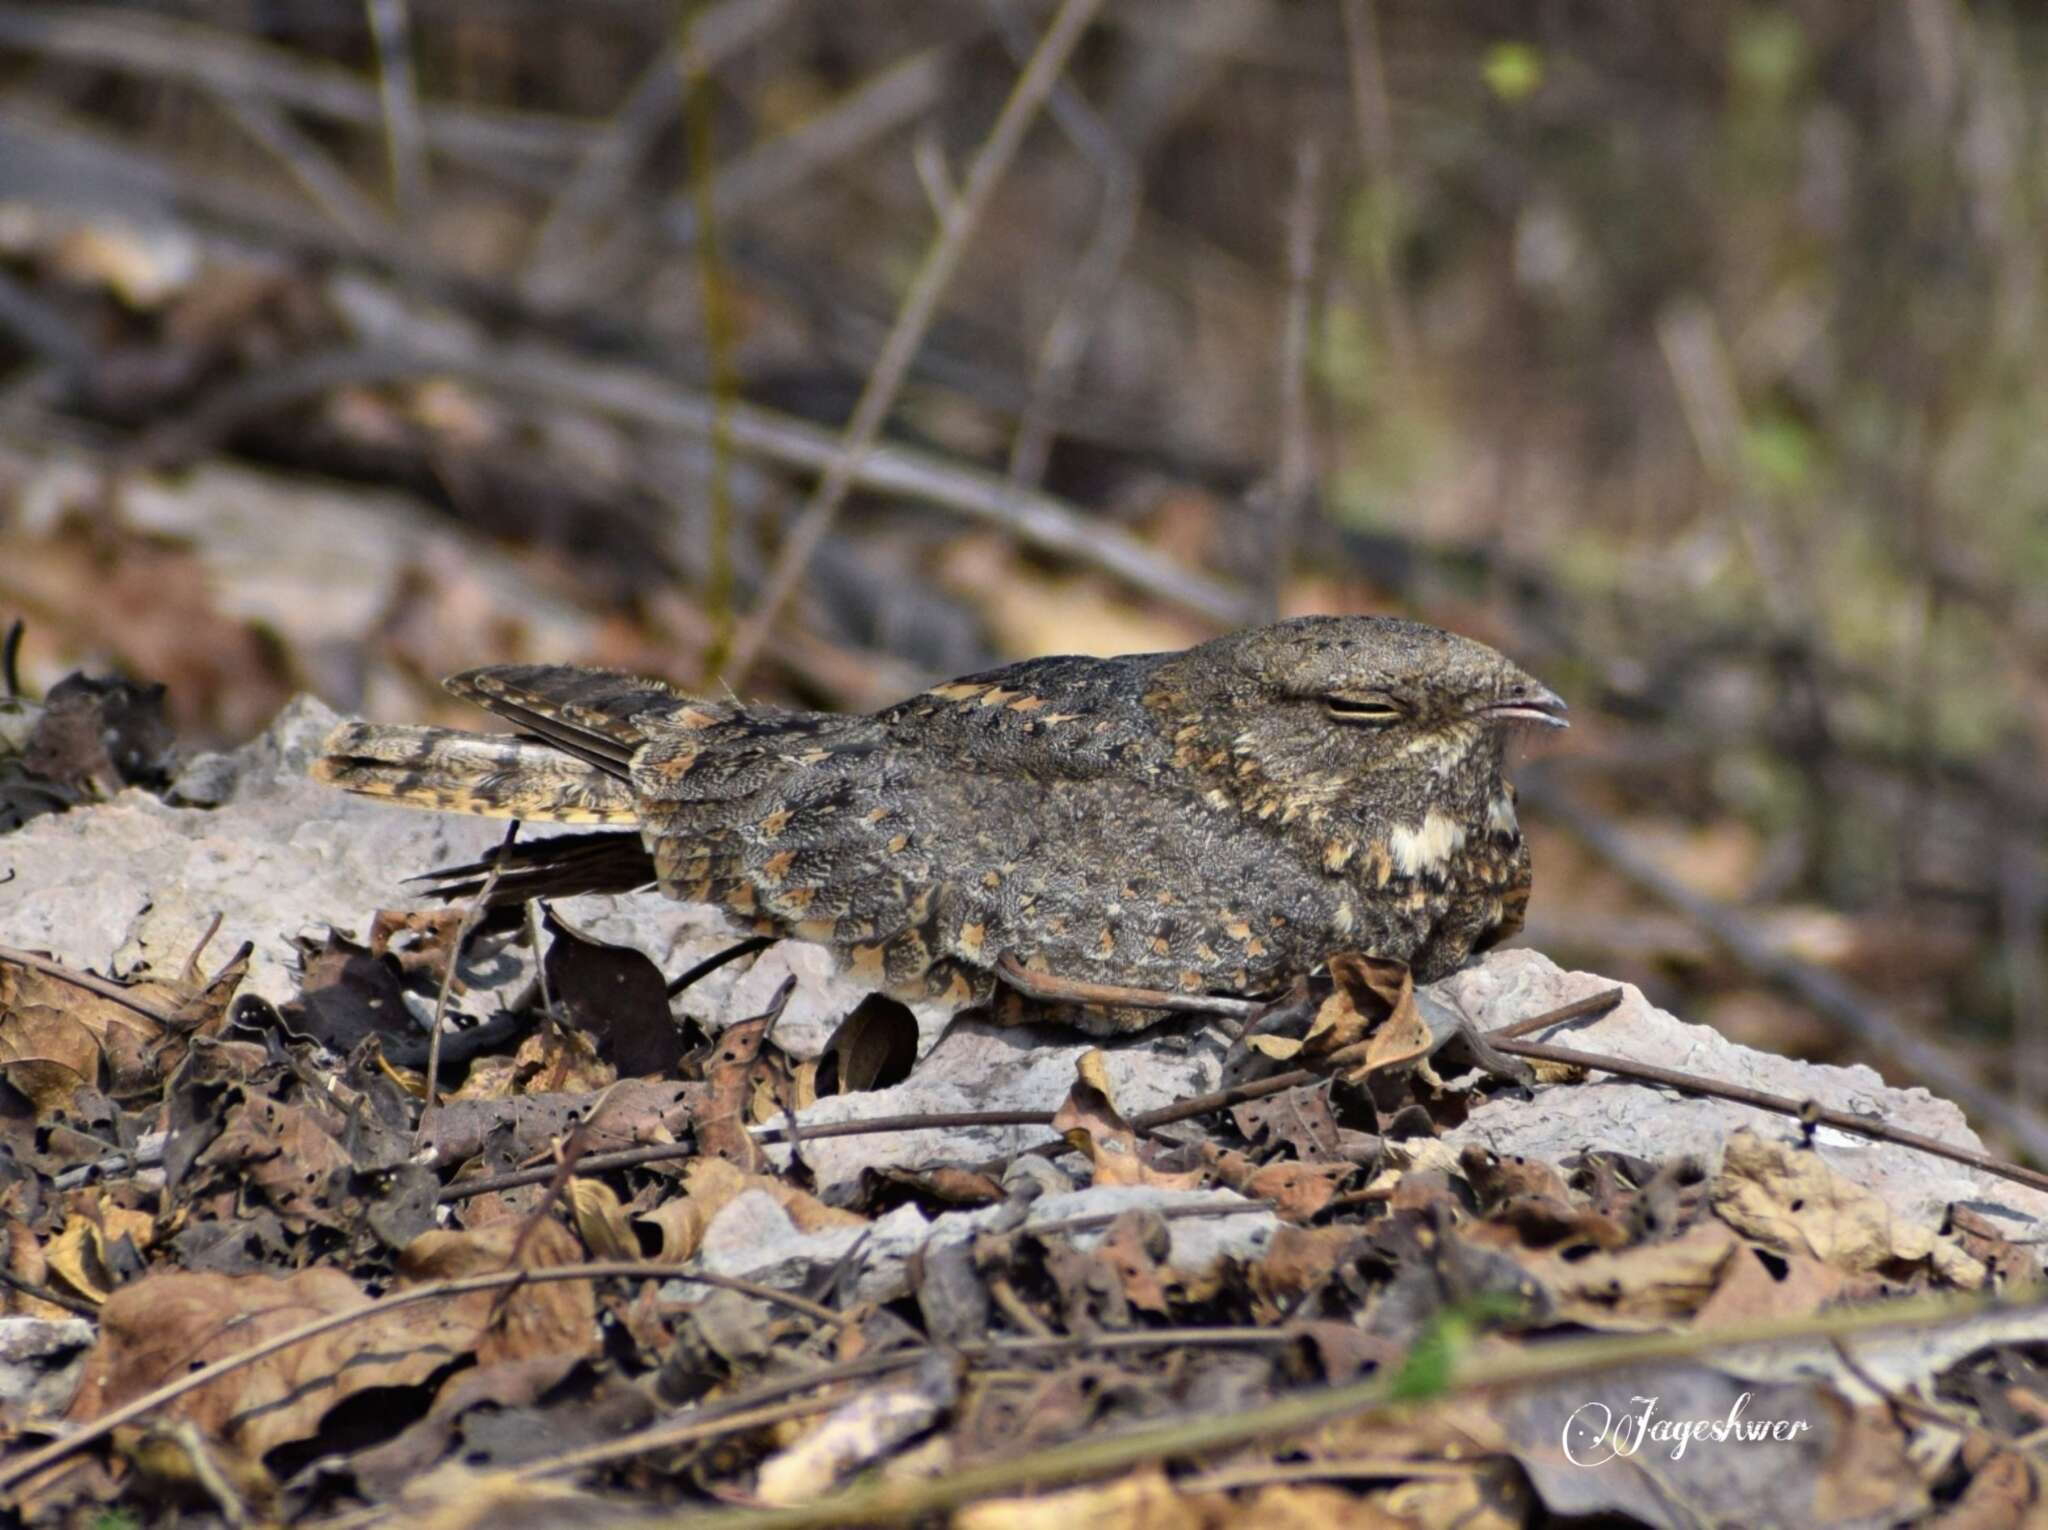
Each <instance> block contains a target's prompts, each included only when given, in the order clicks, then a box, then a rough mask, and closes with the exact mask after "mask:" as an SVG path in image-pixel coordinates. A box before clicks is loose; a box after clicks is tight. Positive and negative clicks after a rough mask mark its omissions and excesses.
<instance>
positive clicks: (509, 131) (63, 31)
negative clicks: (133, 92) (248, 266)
mask: <svg viewBox="0 0 2048 1530" xmlns="http://www.w3.org/2000/svg"><path fill="white" fill-rule="evenodd" d="M0 46H5V47H8V48H12V49H19V50H21V51H24V52H29V53H36V54H39V55H42V56H45V57H49V58H61V59H67V60H70V61H72V62H75V63H82V64H88V65H91V66H93V67H95V68H101V69H114V70H119V71H121V72H123V73H126V74H132V75H135V76H137V77H138V78H141V79H145V80H148V81H151V82H153V83H158V82H163V81H167V80H170V81H179V82H182V83H185V84H188V85H198V86H202V87H205V88H208V89H212V90H216V91H220V92H223V93H232V94H235V95H241V96H247V95H251V94H256V95H262V96H266V97H269V98H270V99H272V100H274V101H276V102H277V103H278V105H280V106H282V107H286V108H289V109H290V110H292V111H297V112H304V113H306V114H308V115H310V116H315V117H323V118H326V119H328V120H330V121H338V122H347V123H350V124H353V125H355V126H358V127H374V126H376V125H377V123H378V122H379V121H380V120H381V119H382V116H383V108H382V106H381V104H380V102H379V99H378V94H377V90H376V88H375V87H374V86H371V85H368V84H366V83H364V81H363V80H362V79H361V78H360V77H358V76H357V75H354V74H352V73H350V72H349V71H347V70H345V69H339V68H335V67H333V66H332V65H327V64H315V63H310V62H308V61H307V60H306V59H304V58H302V57H300V56H299V55H298V54H296V53H293V52H292V51H290V50H289V49H286V48H280V47H277V46H275V45H273V44H269V43H261V42H255V41H252V40H251V39H249V38H247V37H243V36H240V35H237V34H235V33H232V32H227V31H223V30H219V29H216V28H212V27H206V26H201V25H199V24H198V23H195V22H189V21H180V20H176V19H174V18H172V17H170V16H165V15H157V14H152V13H150V12H148V11H141V10H136V9H135V8H133V7H113V6H100V5H95V6H77V5H47V4H36V5H21V4H5V5H0ZM424 127H425V131H426V135H427V137H428V138H429V139H430V140H431V141H432V143H433V144H434V147H435V148H436V149H438V150H439V151H440V152H442V153H443V154H449V155H455V156H459V157H461V158H464V159H467V160H470V161H473V162H477V163H482V164H490V165H494V166H498V165H502V164H503V162H505V161H506V160H508V159H512V160H524V161H529V162H531V161H534V160H540V161H561V160H564V159H566V158H568V157H570V156H572V155H575V154H578V153H580V152H582V150H583V149H584V147H585V145H586V144H588V143H589V142H590V141H591V140H593V139H594V138H595V137H596V136H597V133H598V131H599V130H597V129H594V128H592V127H591V126H590V125H589V124H587V123H584V122H579V121H575V120H573V119H569V118H561V117H555V118H550V117H544V116H541V115H539V114H537V113H534V114H512V113H493V112H485V111H478V110H476V109H474V108H470V107H459V106H448V105H442V106H429V107H427V108H426V110H425V113H424Z"/></svg>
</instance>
